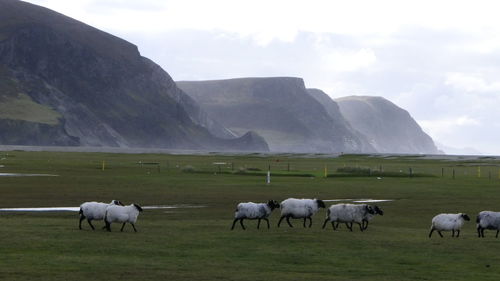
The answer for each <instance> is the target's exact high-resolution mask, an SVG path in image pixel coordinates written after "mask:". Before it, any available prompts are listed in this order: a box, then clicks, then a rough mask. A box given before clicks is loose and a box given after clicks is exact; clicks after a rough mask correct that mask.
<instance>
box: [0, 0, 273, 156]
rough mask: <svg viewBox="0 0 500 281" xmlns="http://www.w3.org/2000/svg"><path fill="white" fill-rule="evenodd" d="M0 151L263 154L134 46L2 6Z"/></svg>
mask: <svg viewBox="0 0 500 281" xmlns="http://www.w3.org/2000/svg"><path fill="white" fill-rule="evenodd" d="M0 132H1V134H0V144H23V145H82V146H83V145H84V146H121V147H159V148H173V149H202V150H246V151H267V150H268V146H267V144H266V142H265V141H264V140H263V139H262V138H261V137H259V136H258V135H256V134H255V133H251V132H250V133H248V134H244V133H247V132H241V134H240V135H241V137H239V138H235V134H234V133H232V132H231V131H229V130H227V129H226V128H225V127H224V126H222V125H221V124H220V123H218V122H217V121H215V120H213V119H211V118H209V116H208V115H207V114H206V113H205V112H204V111H203V110H202V109H201V108H200V107H199V105H198V104H197V103H196V102H195V101H194V100H193V99H192V98H190V97H189V96H188V95H186V94H185V93H184V92H182V91H181V90H180V89H179V88H178V87H177V86H176V84H175V82H174V81H173V80H172V79H171V77H170V76H169V75H168V73H167V72H165V71H164V70H163V69H161V68H160V67H159V66H158V65H156V64H155V63H154V62H152V61H151V60H149V59H147V58H145V57H142V56H141V55H140V53H139V51H138V49H137V47H136V46H135V45H133V44H131V43H129V42H127V41H125V40H122V39H120V38H118V37H115V36H113V35H110V34H108V33H105V32H103V31H100V30H98V29H95V28H93V27H91V26H88V25H86V24H84V23H81V22H79V21H76V20H74V19H71V18H69V17H66V16H64V15H61V14H59V13H56V12H54V11H51V10H48V9H45V8H42V7H39V6H36V5H32V4H28V3H25V2H21V1H15V0H0Z"/></svg>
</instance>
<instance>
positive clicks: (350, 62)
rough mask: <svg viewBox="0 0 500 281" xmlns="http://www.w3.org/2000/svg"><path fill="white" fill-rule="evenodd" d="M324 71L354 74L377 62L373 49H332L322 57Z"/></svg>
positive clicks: (324, 52)
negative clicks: (353, 72)
mask: <svg viewBox="0 0 500 281" xmlns="http://www.w3.org/2000/svg"><path fill="white" fill-rule="evenodd" d="M320 56H321V60H322V64H323V69H324V70H326V71H333V72H352V71H358V70H361V69H363V68H367V67H369V66H371V65H372V64H374V63H375V62H376V61H377V57H376V56H375V53H374V52H373V51H372V50H371V49H360V50H349V49H332V50H326V51H323V54H322V55H320Z"/></svg>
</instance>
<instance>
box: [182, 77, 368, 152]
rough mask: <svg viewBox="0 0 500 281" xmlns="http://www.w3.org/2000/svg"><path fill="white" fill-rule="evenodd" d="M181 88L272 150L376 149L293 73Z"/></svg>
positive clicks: (188, 84) (210, 111)
mask: <svg viewBox="0 0 500 281" xmlns="http://www.w3.org/2000/svg"><path fill="white" fill-rule="evenodd" d="M177 85H178V87H179V88H181V89H182V90H183V91H184V92H186V93H187V94H188V95H190V96H191V97H192V98H193V99H195V100H196V101H197V102H198V103H199V104H200V105H201V106H202V107H203V109H204V110H206V112H207V113H208V115H209V116H210V117H211V118H213V119H215V120H217V121H218V122H219V123H221V124H222V125H224V126H225V127H227V128H229V129H230V130H231V131H233V132H236V133H238V134H242V133H243V132H246V131H249V130H251V131H255V132H257V133H258V134H259V135H261V136H263V137H264V139H265V140H266V141H267V143H268V144H269V148H270V150H271V151H274V152H308V153H309V152H312V153H315V152H327V153H334V152H351V153H360V152H374V151H375V150H374V149H373V147H372V146H371V145H370V144H369V143H368V142H366V141H365V140H363V139H360V137H359V136H358V135H357V134H356V133H354V132H353V131H352V129H351V128H350V127H348V125H347V123H346V122H345V120H344V118H342V117H341V116H340V118H338V119H336V118H333V117H332V116H331V115H330V114H329V113H328V112H327V110H326V109H325V107H324V106H323V105H322V104H320V102H318V101H317V100H316V99H315V98H313V97H312V96H311V95H310V94H309V93H308V90H307V89H306V88H305V85H304V81H303V80H302V79H300V78H293V77H273V78H238V79H228V80H214V81H180V82H177Z"/></svg>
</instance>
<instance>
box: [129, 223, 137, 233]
mask: <svg viewBox="0 0 500 281" xmlns="http://www.w3.org/2000/svg"><path fill="white" fill-rule="evenodd" d="M130 224H131V225H132V227H133V228H134V232H137V229H135V225H134V224H133V223H130Z"/></svg>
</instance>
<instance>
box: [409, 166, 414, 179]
mask: <svg viewBox="0 0 500 281" xmlns="http://www.w3.org/2000/svg"><path fill="white" fill-rule="evenodd" d="M411 177H413V169H412V168H411V167H410V178H411Z"/></svg>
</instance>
